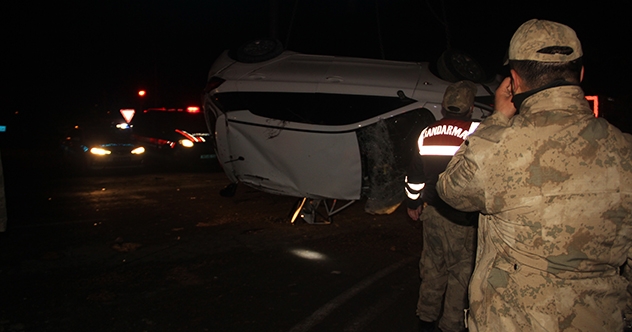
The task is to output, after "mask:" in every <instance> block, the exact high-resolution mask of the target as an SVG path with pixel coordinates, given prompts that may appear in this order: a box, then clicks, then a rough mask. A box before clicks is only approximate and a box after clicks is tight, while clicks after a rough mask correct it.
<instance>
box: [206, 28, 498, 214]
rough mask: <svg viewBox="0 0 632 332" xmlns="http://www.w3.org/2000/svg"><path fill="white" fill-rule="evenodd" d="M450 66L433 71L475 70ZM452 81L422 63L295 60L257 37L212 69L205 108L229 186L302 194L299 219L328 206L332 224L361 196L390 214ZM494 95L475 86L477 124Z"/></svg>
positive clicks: (459, 60) (373, 209)
mask: <svg viewBox="0 0 632 332" xmlns="http://www.w3.org/2000/svg"><path fill="white" fill-rule="evenodd" d="M463 60H465V61H463ZM444 61H445V60H444ZM450 61H452V62H453V63H451V64H450V65H451V66H450V67H446V66H445V65H444V66H443V67H441V68H440V70H443V71H446V70H448V71H450V70H451V74H452V75H455V73H456V74H458V68H459V65H460V66H461V67H462V69H463V70H462V71H464V72H465V75H464V76H465V77H457V78H459V79H464V78H468V77H467V75H468V74H469V75H476V73H478V72H479V71H480V69H479V68H478V67H476V66H475V65H476V64H475V63H474V62H471V60H470V59H469V58H467V57H466V56H464V55H458V56H453V57H452V58H451V59H450ZM455 68H456V69H457V70H456V71H455ZM448 76H450V75H448ZM462 76H463V75H462ZM453 79H454V78H453ZM479 83H480V82H479ZM449 84H450V82H449V81H447V80H443V79H441V78H439V77H438V76H436V75H435V74H433V73H432V72H431V71H430V69H429V64H428V63H424V62H398V61H387V60H375V59H364V58H350V57H337V56H324V55H309V54H301V53H296V52H292V51H287V50H283V48H282V47H281V45H280V43H278V42H277V41H275V40H256V41H252V42H250V43H247V44H244V45H242V47H240V48H239V49H237V50H233V51H225V52H224V53H222V54H221V56H219V58H218V59H217V60H216V61H215V62H214V63H213V65H212V68H211V70H210V73H209V76H208V85H207V87H206V89H205V94H204V112H205V115H206V120H207V123H208V126H209V129H210V132H211V135H212V136H213V141H214V144H215V150H216V154H217V158H218V160H219V162H220V164H221V165H222V166H223V168H224V171H225V172H226V175H227V176H228V178H229V179H230V180H231V181H232V182H233V184H237V183H239V182H241V183H243V184H245V185H248V186H250V187H254V188H256V189H259V190H262V191H265V192H269V193H274V194H280V195H289V196H295V197H299V198H303V200H302V203H301V205H300V207H299V208H298V209H297V214H296V215H298V214H299V212H300V214H301V216H302V217H303V219H305V220H306V221H308V222H314V221H315V218H316V217H317V215H316V214H317V213H318V207H319V205H320V203H321V202H324V203H327V202H328V201H329V203H330V204H323V205H324V207H325V213H324V214H323V216H324V217H325V218H324V219H325V220H326V221H330V220H331V216H332V215H333V214H335V213H336V212H338V211H339V210H340V208H339V209H336V208H335V207H334V205H333V204H331V203H332V202H335V201H336V200H339V201H343V202H344V204H350V203H352V202H354V201H358V200H360V199H362V198H366V205H365V210H366V211H367V212H369V213H373V214H383V213H391V212H392V211H394V209H395V208H397V206H398V205H399V204H400V203H401V202H402V201H403V198H404V196H403V195H404V190H403V179H404V176H405V170H406V167H407V166H408V163H409V161H410V158H411V157H412V156H413V155H414V151H415V150H416V142H417V138H418V136H419V133H420V132H421V130H422V129H423V128H424V127H426V126H427V125H428V124H430V123H431V122H433V121H435V120H436V119H439V118H441V101H442V98H443V93H444V90H445V88H446V87H447V86H448V85H449ZM491 91H492V89H490V88H489V87H487V86H486V85H485V84H481V85H480V88H479V91H478V94H479V95H480V100H479V102H477V104H476V105H477V108H476V110H475V114H474V117H475V118H478V119H482V118H483V117H485V116H486V115H488V114H490V110H491V108H489V104H490V100H493V97H492V96H491ZM231 189H234V185H233V186H229V187H228V190H227V192H229V193H228V194H230V191H231ZM344 206H346V205H343V208H344ZM296 215H295V217H296Z"/></svg>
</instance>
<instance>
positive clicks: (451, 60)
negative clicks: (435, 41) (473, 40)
mask: <svg viewBox="0 0 632 332" xmlns="http://www.w3.org/2000/svg"><path fill="white" fill-rule="evenodd" d="M437 71H438V72H439V77H441V78H442V79H444V80H446V81H448V82H457V81H461V80H469V81H472V82H475V83H481V82H483V81H485V79H486V74H485V70H483V67H482V66H481V65H480V64H479V63H478V62H477V61H476V60H475V59H474V58H472V57H471V56H470V55H468V54H466V53H463V52H461V51H457V50H453V49H448V50H446V51H444V52H443V54H441V56H440V57H439V59H438V60H437Z"/></svg>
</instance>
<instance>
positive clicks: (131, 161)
mask: <svg viewBox="0 0 632 332" xmlns="http://www.w3.org/2000/svg"><path fill="white" fill-rule="evenodd" d="M61 148H62V152H63V157H64V161H65V163H66V165H67V166H71V167H77V168H78V169H81V170H100V169H106V168H138V167H143V166H144V163H145V148H144V147H143V146H142V145H140V144H138V143H137V142H135V141H133V140H132V138H131V132H130V129H129V126H128V125H127V124H126V123H125V122H122V121H121V122H110V123H101V124H97V123H92V124H89V125H75V126H73V127H72V128H70V129H69V130H67V131H66V132H65V133H64V136H63V138H62V141H61Z"/></svg>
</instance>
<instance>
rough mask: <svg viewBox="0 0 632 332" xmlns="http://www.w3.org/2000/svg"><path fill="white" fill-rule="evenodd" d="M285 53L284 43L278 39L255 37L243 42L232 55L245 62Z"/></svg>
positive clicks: (266, 58) (259, 60)
mask: <svg viewBox="0 0 632 332" xmlns="http://www.w3.org/2000/svg"><path fill="white" fill-rule="evenodd" d="M281 53H283V44H282V43H281V42H280V41H279V40H277V39H271V38H262V39H253V40H250V41H247V42H245V43H243V44H241V45H240V46H239V47H238V48H237V49H236V50H234V51H233V52H231V54H230V56H231V58H233V59H234V60H236V61H239V62H243V63H256V62H263V61H268V60H271V59H274V58H276V57H277V56H279V55H280V54H281Z"/></svg>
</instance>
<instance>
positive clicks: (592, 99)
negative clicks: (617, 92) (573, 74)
mask: <svg viewBox="0 0 632 332" xmlns="http://www.w3.org/2000/svg"><path fill="white" fill-rule="evenodd" d="M586 100H588V102H589V103H590V104H591V105H590V106H591V107H590V108H592V110H593V113H595V117H596V118H598V117H599V96H586Z"/></svg>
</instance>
